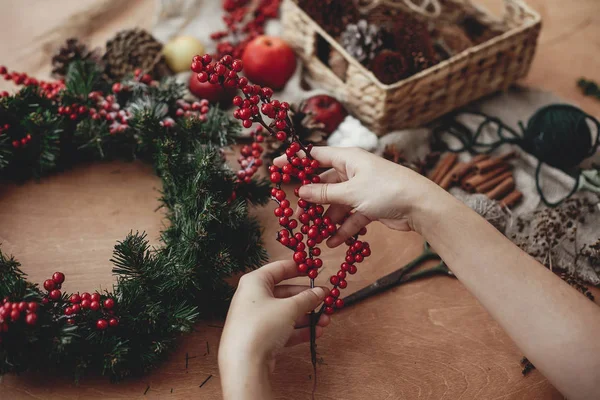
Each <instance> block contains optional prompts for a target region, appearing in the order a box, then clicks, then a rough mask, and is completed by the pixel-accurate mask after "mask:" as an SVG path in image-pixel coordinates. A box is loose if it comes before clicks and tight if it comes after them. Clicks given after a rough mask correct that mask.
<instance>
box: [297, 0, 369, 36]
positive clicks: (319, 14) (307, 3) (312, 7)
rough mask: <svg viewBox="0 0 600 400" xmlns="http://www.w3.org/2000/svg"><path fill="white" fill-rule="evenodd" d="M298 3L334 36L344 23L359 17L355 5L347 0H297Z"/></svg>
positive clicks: (337, 34) (343, 26) (351, 22)
mask: <svg viewBox="0 0 600 400" xmlns="http://www.w3.org/2000/svg"><path fill="white" fill-rule="evenodd" d="M298 5H299V6H300V8H301V9H303V10H304V11H305V12H306V13H307V14H308V15H309V16H310V17H311V18H312V19H314V20H315V22H316V23H317V24H319V25H320V26H321V27H322V28H323V29H325V31H327V33H329V34H330V35H331V36H333V37H336V38H337V37H338V36H339V35H340V34H341V33H342V31H343V30H344V28H345V27H346V25H348V24H353V23H355V22H356V21H358V19H359V15H358V10H357V9H356V6H355V5H354V3H353V2H352V1H349V0H299V1H298Z"/></svg>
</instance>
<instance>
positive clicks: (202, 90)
mask: <svg viewBox="0 0 600 400" xmlns="http://www.w3.org/2000/svg"><path fill="white" fill-rule="evenodd" d="M189 89H190V92H192V94H193V95H194V96H196V97H198V98H200V99H206V100H208V101H209V102H211V103H218V104H220V105H221V106H222V107H228V106H230V105H231V102H232V101H233V98H234V96H235V94H236V92H237V89H235V88H233V89H224V88H223V87H222V86H221V85H213V84H212V83H210V82H200V81H199V80H198V78H197V77H196V74H194V73H192V75H191V76H190V81H189Z"/></svg>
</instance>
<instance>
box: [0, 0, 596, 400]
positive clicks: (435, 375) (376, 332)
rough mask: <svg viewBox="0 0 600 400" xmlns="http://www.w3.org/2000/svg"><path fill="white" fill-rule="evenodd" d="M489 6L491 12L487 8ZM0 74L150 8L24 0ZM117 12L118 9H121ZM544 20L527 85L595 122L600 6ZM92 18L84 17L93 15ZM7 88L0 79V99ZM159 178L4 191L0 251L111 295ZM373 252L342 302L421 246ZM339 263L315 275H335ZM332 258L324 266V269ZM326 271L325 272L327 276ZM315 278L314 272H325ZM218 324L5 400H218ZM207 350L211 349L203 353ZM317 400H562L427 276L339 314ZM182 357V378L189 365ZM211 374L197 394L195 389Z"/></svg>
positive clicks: (139, 170) (9, 15) (302, 392)
mask: <svg viewBox="0 0 600 400" xmlns="http://www.w3.org/2000/svg"><path fill="white" fill-rule="evenodd" d="M486 2H488V3H489V2H493V1H492V0H486ZM4 3H5V4H3V12H2V13H1V15H0V26H2V27H3V32H2V33H3V35H4V37H5V39H6V38H8V37H10V40H2V41H1V42H0V64H5V65H8V66H9V67H10V68H11V69H17V70H23V71H26V72H28V73H31V74H34V75H36V76H38V77H46V76H47V74H48V71H49V66H48V60H49V57H50V55H51V54H52V52H53V50H54V49H55V48H56V46H57V45H58V44H60V43H61V42H62V41H63V40H64V38H66V37H67V36H70V35H73V34H77V35H78V36H80V37H82V38H85V39H87V40H88V41H90V42H91V43H92V44H94V45H100V44H102V43H103V42H104V41H105V40H106V39H107V38H108V37H110V36H111V35H112V34H113V33H114V32H115V31H116V30H118V29H120V28H124V27H132V26H142V27H146V28H150V27H151V23H152V14H153V9H154V1H153V0H136V1H128V2H127V3H126V5H125V6H123V5H122V4H124V2H116V1H115V0H93V1H92V0H88V1H85V2H82V1H75V0H54V1H52V2H47V1H42V0H21V1H20V2H4ZM117 3H118V4H117ZM529 3H530V4H531V5H532V6H533V7H534V8H535V9H536V10H538V11H539V12H540V13H541V14H542V17H543V19H544V29H543V32H542V37H541V42H540V47H539V50H538V54H537V57H536V59H535V61H534V65H533V68H532V71H531V74H530V75H529V77H528V78H527V79H526V80H525V81H524V83H525V84H526V85H531V86H536V87H540V88H544V89H548V90H552V91H554V92H556V93H557V94H559V95H561V96H563V97H565V98H566V99H569V100H571V101H574V102H576V103H578V104H580V105H581V106H582V107H583V108H584V109H585V110H586V111H588V112H590V113H592V114H595V115H597V116H598V115H600V102H598V101H596V100H594V99H590V98H585V97H583V96H582V95H581V94H580V93H579V91H578V90H577V89H576V87H575V80H576V78H578V77H579V76H588V77H591V78H595V79H600V76H599V75H598V72H597V71H600V57H599V55H600V42H599V41H598V37H600V19H599V18H600V17H598V15H600V3H598V2H597V0H580V1H577V2H572V3H569V5H566V4H565V2H563V1H560V0H530V1H529ZM90 13H91V14H92V16H93V17H92V18H88V16H89V14H90ZM5 87H7V86H6V84H5V83H4V82H2V83H0V89H4V88H5ZM159 188H160V181H159V180H158V179H157V178H156V177H155V176H153V175H152V171H151V169H150V168H149V167H148V166H146V165H142V164H140V163H110V164H100V165H94V166H84V167H80V168H77V169H76V170H73V171H69V172H66V173H63V174H61V175H57V176H54V177H51V178H47V179H44V180H43V181H42V182H41V183H33V182H31V183H28V184H26V185H23V186H19V187H16V186H9V187H2V188H0V242H2V250H3V251H5V252H8V253H13V254H14V255H15V256H16V257H17V258H18V259H19V260H20V261H21V262H22V263H23V269H24V270H25V271H26V272H27V273H28V274H29V275H30V278H31V280H33V281H36V282H42V281H43V280H44V279H46V278H47V277H48V276H50V275H51V273H52V272H54V271H56V270H60V271H63V272H64V273H65V274H66V275H67V281H66V286H65V288H66V290H79V291H85V290H92V289H96V288H98V286H101V287H103V288H110V287H111V285H112V284H113V282H114V280H113V277H112V276H111V275H110V268H111V265H110V263H109V262H108V259H109V258H110V255H111V251H112V247H113V245H114V244H115V242H116V241H117V240H120V239H122V238H124V237H125V235H126V234H127V232H129V230H131V229H135V230H144V231H146V232H148V234H149V237H150V238H152V239H153V240H154V242H155V243H157V242H156V239H157V238H158V233H159V231H160V229H161V227H162V223H163V221H162V220H161V214H159V213H155V212H154V210H155V209H156V207H157V205H158V202H157V200H156V198H157V197H158V189H159ZM254 212H255V213H256V214H257V215H258V216H259V218H260V219H261V221H262V222H263V223H264V224H265V236H264V237H265V240H266V242H267V247H268V250H269V252H270V254H271V257H272V259H280V258H284V257H288V256H289V254H287V252H286V251H285V250H284V249H281V248H280V247H279V246H277V245H276V244H275V243H274V242H272V241H269V240H268V238H270V237H272V236H273V233H274V232H275V230H276V228H277V227H276V225H275V223H274V222H275V221H274V219H273V218H271V217H270V215H271V207H267V208H264V209H256V210H254ZM368 240H369V241H370V242H371V243H372V247H373V256H372V257H371V258H370V259H369V261H368V263H366V264H365V265H364V267H363V268H361V271H360V273H359V274H357V275H355V276H353V277H352V279H351V280H350V284H349V288H348V293H349V292H351V291H353V290H356V289H358V288H360V287H362V286H364V285H366V284H368V283H370V282H372V281H373V280H374V279H376V278H377V277H379V276H381V275H383V274H385V273H387V272H390V271H392V270H394V269H396V268H397V267H399V266H400V265H402V264H404V263H406V262H407V261H408V260H410V259H412V258H413V257H415V256H416V255H417V254H418V253H419V252H420V250H421V244H422V242H421V238H420V237H418V236H417V235H414V234H401V233H396V232H390V231H387V230H386V229H384V228H383V227H382V226H380V225H377V224H375V225H374V226H373V227H372V228H371V232H370V234H369V238H368ZM339 259H340V254H339V253H333V254H329V255H328V257H326V258H325V265H332V264H333V265H335V264H336V262H337V261H336V260H339ZM328 261H330V262H329V263H328ZM328 268H329V269H330V270H331V269H333V267H331V266H330V267H328ZM327 275H328V274H327V273H323V274H322V276H323V277H324V276H327ZM221 325H222V321H209V322H205V323H202V324H199V325H198V326H197V330H196V332H195V333H194V334H192V335H190V336H187V337H185V338H182V339H181V341H180V345H179V346H178V348H177V349H176V350H175V352H174V353H173V354H172V355H171V356H170V357H169V359H168V360H167V361H166V362H164V363H163V364H162V365H161V366H160V367H159V368H158V369H156V370H155V371H154V372H153V373H151V374H150V375H148V376H146V377H144V378H140V379H130V380H128V381H126V382H124V383H122V384H118V385H112V384H109V383H108V382H107V380H106V379H105V378H101V377H96V378H86V379H84V380H83V382H82V383H81V384H80V385H79V386H75V385H73V384H72V382H71V381H70V380H69V379H67V378H64V377H60V376H48V375H44V376H39V375H35V374H26V375H24V376H21V377H15V376H5V377H3V378H0V398H2V399H54V398H56V399H76V398H84V397H85V398H103V399H106V398H110V399H113V398H123V399H131V398H177V399H184V398H202V399H218V398H220V387H219V379H218V376H219V372H218V368H217V364H216V361H217V357H216V354H217V346H218V341H219V336H220V331H221V330H220V328H219V326H221ZM207 343H208V346H209V349H210V352H209V353H207ZM319 352H320V356H321V357H323V360H324V362H325V364H323V365H321V366H320V368H319V371H320V372H319V385H318V389H317V397H316V398H318V399H365V398H372V399H390V400H391V399H442V398H443V399H458V398H461V399H501V398H502V399H524V398H526V399H554V398H556V399H560V398H562V396H561V395H560V394H559V393H558V392H557V391H556V390H555V389H554V388H553V387H552V386H551V385H550V384H549V383H548V382H547V381H546V379H545V378H544V377H543V376H542V375H541V374H540V373H539V372H538V371H534V372H532V373H531V374H530V375H529V376H527V377H525V378H524V377H522V376H521V369H520V366H519V360H520V358H521V353H520V351H519V350H518V349H517V348H516V347H515V345H514V344H513V343H512V341H511V340H510V339H509V338H508V337H507V336H506V334H505V333H504V332H503V331H502V330H501V329H500V327H499V326H498V324H496V323H495V322H494V321H493V320H492V319H491V317H490V316H489V315H488V314H487V312H486V311H485V310H484V309H483V308H482V307H481V306H480V305H479V303H478V302H477V301H476V300H475V299H474V298H473V297H472V296H471V295H470V294H469V293H468V292H467V291H466V290H465V288H464V287H463V286H462V285H461V284H460V283H459V282H457V281H455V280H452V279H450V278H443V277H437V278H431V279H427V280H424V281H421V282H415V283H412V284H410V285H407V286H403V287H400V288H397V289H395V290H392V291H390V292H389V293H386V294H383V295H381V296H379V297H377V298H373V299H370V300H368V301H365V302H364V303H362V304H360V305H357V306H355V307H353V308H352V309H351V310H347V311H345V312H342V313H340V314H339V315H336V317H335V318H334V319H333V322H332V325H331V327H330V328H328V330H327V332H326V335H325V337H324V338H323V339H321V340H320V341H319ZM186 354H188V355H189V356H190V357H194V356H195V357H196V358H192V359H190V361H189V365H188V368H187V369H186V367H185V366H186V364H185V356H186ZM311 374H312V370H311V365H310V361H309V353H308V346H300V347H297V348H294V349H289V350H286V351H285V352H284V353H283V354H281V357H280V358H279V360H278V368H277V371H276V373H275V374H274V376H273V383H274V387H275V390H276V392H277V396H278V397H277V398H281V399H307V398H310V392H311V388H312V379H313V377H312V376H311ZM210 375H212V378H211V379H210V380H209V381H208V382H207V383H206V384H205V385H204V386H203V387H202V388H200V387H199V385H200V384H201V383H202V382H203V381H204V380H205V379H206V378H207V377H208V376H210Z"/></svg>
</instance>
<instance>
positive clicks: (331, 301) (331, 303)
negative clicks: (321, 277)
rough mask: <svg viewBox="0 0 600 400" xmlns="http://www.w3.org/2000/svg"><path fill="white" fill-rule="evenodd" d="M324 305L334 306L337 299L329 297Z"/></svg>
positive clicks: (324, 301)
mask: <svg viewBox="0 0 600 400" xmlns="http://www.w3.org/2000/svg"><path fill="white" fill-rule="evenodd" d="M323 303H325V305H327V306H332V305H333V303H335V299H334V298H333V297H332V296H327V297H325V300H323Z"/></svg>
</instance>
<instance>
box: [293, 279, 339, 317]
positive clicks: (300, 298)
mask: <svg viewBox="0 0 600 400" xmlns="http://www.w3.org/2000/svg"><path fill="white" fill-rule="evenodd" d="M327 293H329V290H325V289H323V288H322V287H316V288H313V289H308V290H305V291H303V292H300V293H298V294H297V295H295V296H292V297H289V298H287V299H285V301H289V302H291V303H292V304H293V306H294V307H295V308H296V315H295V318H294V319H296V318H299V317H301V316H302V315H304V314H306V313H308V312H310V311H312V310H314V309H315V308H317V306H318V305H319V304H321V303H322V302H323V300H324V299H325V296H327Z"/></svg>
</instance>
